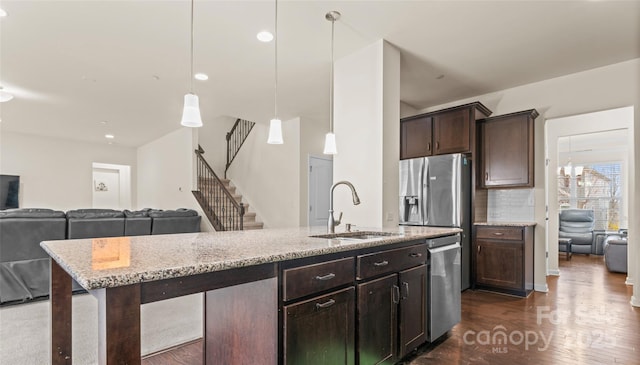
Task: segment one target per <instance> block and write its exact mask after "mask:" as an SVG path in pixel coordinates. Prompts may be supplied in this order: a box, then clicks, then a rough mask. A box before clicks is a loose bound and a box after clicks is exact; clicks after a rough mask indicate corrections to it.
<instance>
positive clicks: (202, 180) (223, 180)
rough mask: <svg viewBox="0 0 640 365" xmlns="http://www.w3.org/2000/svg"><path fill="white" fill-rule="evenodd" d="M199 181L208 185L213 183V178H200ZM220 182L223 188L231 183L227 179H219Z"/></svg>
mask: <svg viewBox="0 0 640 365" xmlns="http://www.w3.org/2000/svg"><path fill="white" fill-rule="evenodd" d="M199 181H200V182H201V183H204V184H209V183H213V182H214V181H215V178H213V177H200V178H199ZM220 181H221V182H222V185H224V186H229V184H230V183H231V180H229V179H220Z"/></svg>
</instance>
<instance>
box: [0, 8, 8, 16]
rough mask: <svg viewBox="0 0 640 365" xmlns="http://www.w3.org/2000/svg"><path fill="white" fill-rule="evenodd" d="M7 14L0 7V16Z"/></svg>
mask: <svg viewBox="0 0 640 365" xmlns="http://www.w3.org/2000/svg"><path fill="white" fill-rule="evenodd" d="M4 16H7V12H6V11H4V9H0V17H4Z"/></svg>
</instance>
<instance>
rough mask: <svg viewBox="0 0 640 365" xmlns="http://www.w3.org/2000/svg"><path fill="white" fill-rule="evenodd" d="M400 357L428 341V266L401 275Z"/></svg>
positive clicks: (403, 272)
mask: <svg viewBox="0 0 640 365" xmlns="http://www.w3.org/2000/svg"><path fill="white" fill-rule="evenodd" d="M399 275H400V276H399V279H400V280H399V281H400V321H399V323H398V325H399V327H400V355H399V357H400V358H402V357H404V356H405V355H407V354H408V353H409V352H411V351H413V350H414V349H415V348H417V347H418V346H420V345H421V344H423V343H424V342H425V341H426V340H427V265H421V266H418V267H414V268H413V269H409V270H405V271H402V272H400V274H399Z"/></svg>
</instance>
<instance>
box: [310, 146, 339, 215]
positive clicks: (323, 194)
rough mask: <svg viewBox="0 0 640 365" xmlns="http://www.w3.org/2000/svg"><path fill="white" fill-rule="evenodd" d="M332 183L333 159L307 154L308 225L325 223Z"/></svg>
mask: <svg viewBox="0 0 640 365" xmlns="http://www.w3.org/2000/svg"><path fill="white" fill-rule="evenodd" d="M332 183H333V160H331V159H327V158H322V157H315V156H309V200H308V201H309V210H308V212H309V226H326V225H327V222H328V220H329V189H331V184H332Z"/></svg>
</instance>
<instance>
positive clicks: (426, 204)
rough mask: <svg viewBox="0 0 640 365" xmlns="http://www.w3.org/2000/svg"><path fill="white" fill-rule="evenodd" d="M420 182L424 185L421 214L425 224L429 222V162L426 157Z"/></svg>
mask: <svg viewBox="0 0 640 365" xmlns="http://www.w3.org/2000/svg"><path fill="white" fill-rule="evenodd" d="M420 182H421V183H422V186H421V187H420V194H421V195H422V196H421V197H420V215H421V217H420V218H421V219H422V224H423V225H425V224H427V223H428V222H429V209H428V207H429V194H428V191H429V188H428V184H429V164H428V163H427V159H426V158H425V159H424V160H423V162H422V168H421V169H420Z"/></svg>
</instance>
